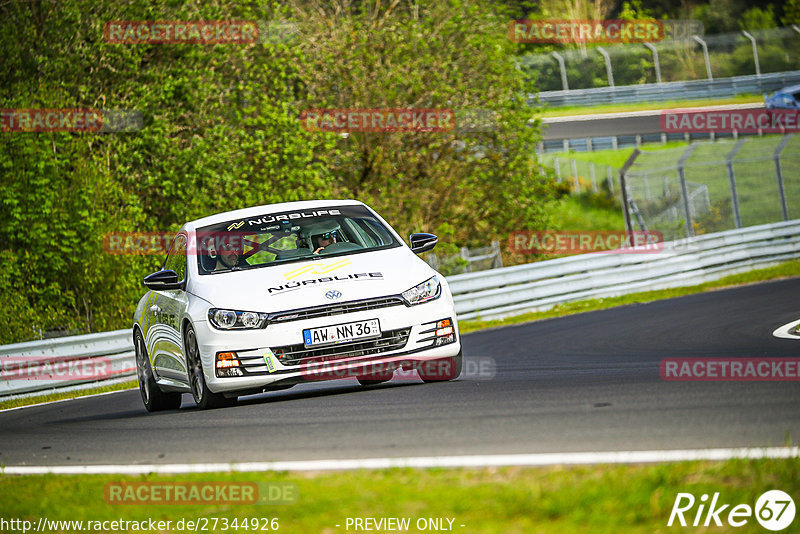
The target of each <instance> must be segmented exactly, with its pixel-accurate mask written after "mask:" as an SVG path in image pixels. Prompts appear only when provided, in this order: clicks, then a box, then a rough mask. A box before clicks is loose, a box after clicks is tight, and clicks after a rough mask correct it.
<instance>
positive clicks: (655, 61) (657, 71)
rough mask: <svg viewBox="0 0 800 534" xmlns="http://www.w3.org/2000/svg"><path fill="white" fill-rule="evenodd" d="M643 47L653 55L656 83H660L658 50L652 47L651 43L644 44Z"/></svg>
mask: <svg viewBox="0 0 800 534" xmlns="http://www.w3.org/2000/svg"><path fill="white" fill-rule="evenodd" d="M644 46H646V47H647V48H648V49H649V50H650V51H651V52H652V53H653V66H654V67H655V69H656V83H661V64H660V63H659V62H658V50H656V47H655V46H653V43H648V42H645V43H644Z"/></svg>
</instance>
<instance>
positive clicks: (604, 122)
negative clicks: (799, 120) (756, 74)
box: [542, 103, 764, 139]
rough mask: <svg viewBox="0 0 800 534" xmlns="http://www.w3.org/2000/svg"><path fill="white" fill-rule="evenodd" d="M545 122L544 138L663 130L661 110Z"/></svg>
mask: <svg viewBox="0 0 800 534" xmlns="http://www.w3.org/2000/svg"><path fill="white" fill-rule="evenodd" d="M720 107H721V108H723V109H740V110H743V109H758V108H763V107H764V105H763V104H761V103H752V104H737V105H733V106H720ZM556 109H557V108H556ZM706 109H708V108H706ZM542 123H543V124H542V132H543V134H544V139H576V138H586V137H605V136H612V135H620V136H624V135H652V134H660V133H662V132H663V130H662V128H661V110H651V111H633V112H616V113H603V114H597V115H574V116H570V117H551V118H544V119H543V120H542Z"/></svg>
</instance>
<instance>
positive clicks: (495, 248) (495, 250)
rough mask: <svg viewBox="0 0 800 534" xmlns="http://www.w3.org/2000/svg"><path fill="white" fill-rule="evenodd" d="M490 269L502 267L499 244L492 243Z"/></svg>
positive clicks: (497, 242) (496, 242)
mask: <svg viewBox="0 0 800 534" xmlns="http://www.w3.org/2000/svg"><path fill="white" fill-rule="evenodd" d="M492 254H493V255H494V257H493V258H492V269H499V268H500V267H502V266H503V255H502V254H501V253H500V242H499V241H492Z"/></svg>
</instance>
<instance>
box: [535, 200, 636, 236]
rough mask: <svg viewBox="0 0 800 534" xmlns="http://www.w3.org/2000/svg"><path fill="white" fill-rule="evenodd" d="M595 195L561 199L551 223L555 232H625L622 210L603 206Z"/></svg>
mask: <svg viewBox="0 0 800 534" xmlns="http://www.w3.org/2000/svg"><path fill="white" fill-rule="evenodd" d="M594 198H595V197H593V195H588V194H582V195H569V196H565V197H562V198H560V199H559V200H558V201H557V203H556V205H555V207H554V209H553V216H552V218H551V222H550V228H551V229H553V230H621V231H624V230H625V219H624V217H623V216H622V208H621V207H620V206H618V205H611V206H608V205H602V204H600V203H599V202H596V201H594Z"/></svg>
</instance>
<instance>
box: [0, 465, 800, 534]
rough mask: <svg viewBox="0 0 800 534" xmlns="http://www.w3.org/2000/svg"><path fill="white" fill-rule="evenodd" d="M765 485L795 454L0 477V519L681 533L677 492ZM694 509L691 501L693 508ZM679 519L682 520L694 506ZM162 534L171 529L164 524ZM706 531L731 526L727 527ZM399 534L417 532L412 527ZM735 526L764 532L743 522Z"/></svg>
mask: <svg viewBox="0 0 800 534" xmlns="http://www.w3.org/2000/svg"><path fill="white" fill-rule="evenodd" d="M122 481H130V482H145V481H146V482H156V483H161V484H163V483H169V482H189V481H194V482H209V481H221V482H222V481H224V482H258V483H265V482H269V483H284V484H296V487H297V490H298V499H297V502H296V503H295V504H286V505H261V506H252V505H236V504H214V503H211V504H201V505H153V504H148V505H144V504H142V505H114V504H108V503H107V502H106V500H105V497H104V488H105V486H106V484H108V483H117V482H122ZM775 488H778V489H781V490H783V491H785V492H787V493H789V494H790V495H793V496H794V497H795V499H796V498H797V496H798V492H800V461H799V460H797V459H790V460H751V461H745V460H730V461H725V462H679V463H666V464H646V465H599V466H571V467H561V466H554V467H544V468H521V467H504V468H490V469H426V470H422V469H384V470H359V471H345V472H313V473H296V474H293V473H286V472H280V473H218V474H190V475H179V476H155V475H146V476H119V475H57V476H54V475H44V476H0V501H1V502H2V503H3V517H4V518H20V519H24V520H28V521H32V522H34V524H36V522H37V521H38V519H39V518H40V517H46V518H48V519H49V520H54V519H63V520H83V521H89V520H91V521H99V520H111V519H122V520H129V521H141V520H145V519H147V518H153V519H155V520H165V521H166V520H170V521H172V522H173V525H174V524H175V522H177V521H178V520H179V519H181V518H184V519H197V518H202V517H206V518H220V519H221V518H226V519H227V520H228V521H232V520H233V519H235V518H238V519H239V520H240V521H241V520H242V519H244V518H278V523H279V531H280V532H291V533H294V532H302V533H306V532H324V533H335V532H346V529H345V525H346V519H347V518H348V517H349V518H353V517H362V518H363V517H374V518H381V517H398V518H405V517H408V518H410V520H411V522H412V525H413V524H414V523H415V522H416V520H417V519H419V518H451V519H454V521H453V530H454V531H455V532H467V533H469V532H482V533H494V532H496V533H508V534H512V533H529V532H554V533H559V534H560V533H563V532H600V533H603V532H613V533H617V532H643V533H645V532H646V533H652V532H667V531H671V530H676V531H680V529H681V527H680V526H673V527H672V529H669V528H667V526H666V524H667V521H668V519H669V515H670V512H671V510H672V507H673V504H674V502H675V499H676V497H677V494H678V493H679V492H688V493H693V494H694V495H695V496H696V497H697V498H698V499H699V496H700V495H702V494H704V493H705V494H713V493H714V492H720V498H719V499H720V504H721V503H732V504H733V505H735V504H740V503H743V504H748V505H750V506H751V507H752V506H754V505H755V502H756V500H757V498H758V496H759V495H761V494H762V493H763V492H765V491H767V490H770V489H775ZM34 496H35V497H34ZM729 508H730V507H729ZM696 510H697V506H695V507H694V508H693V510H692V512H696ZM726 512H727V511H726ZM686 517H687V518H688V519H689V522H690V524H691V521H692V520H693V518H694V514H693V513H692V514H687V515H686ZM722 517H723V518H725V517H726V514H723V516H722ZM337 524H338V525H341V526H340V527H336V525H337ZM445 524H447V523H445ZM461 525H464V527H461ZM689 528H692V527H689ZM171 530H172V531H173V532H178V531H176V530H174V526H173V528H172V529H171ZM349 530H350V531H353V528H352V527H351V528H350V529H349ZM684 530H685V529H684ZM694 530H696V529H694ZM711 530H712V531H715V532H716V531H720V532H727V531H731V529H730V527H727V528H726V527H723V528H721V529H720V528H712V529H711ZM218 531H221V530H219V529H218ZM229 531H231V532H233V530H229ZM238 531H239V532H241V531H242V530H241V529H239V530H238ZM409 531H410V532H416V531H417V530H416V529H415V528H413V527H412V528H410V529H409ZM736 531H737V532H763V529H761V527H760V526H759V525H758V523H756V521H755V519H754V518H750V520H749V522H748V524H747V525H746V526H745V527H743V528H739V529H736Z"/></svg>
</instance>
